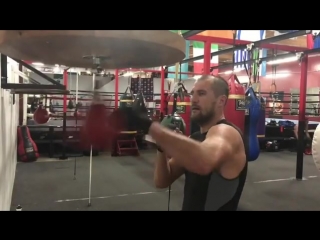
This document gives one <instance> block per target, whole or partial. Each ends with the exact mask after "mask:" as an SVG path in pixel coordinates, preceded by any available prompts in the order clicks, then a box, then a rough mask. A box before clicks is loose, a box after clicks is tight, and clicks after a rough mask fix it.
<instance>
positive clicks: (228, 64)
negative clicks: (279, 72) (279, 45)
mask: <svg viewBox="0 0 320 240" xmlns="http://www.w3.org/2000/svg"><path fill="white" fill-rule="evenodd" d="M319 52H320V48H315V49H309V50H305V51H303V52H301V53H304V54H307V55H309V56H310V55H312V54H316V53H319ZM294 56H297V53H284V54H281V55H277V56H270V57H263V58H259V60H261V61H269V60H271V61H273V60H281V59H285V58H289V57H294ZM297 59H298V57H297ZM253 61H255V60H253V59H248V60H247V61H241V62H237V63H236V64H235V66H237V65H242V64H247V63H252V62H253ZM232 66H233V63H226V64H222V65H218V66H214V67H211V69H223V68H228V67H232Z"/></svg>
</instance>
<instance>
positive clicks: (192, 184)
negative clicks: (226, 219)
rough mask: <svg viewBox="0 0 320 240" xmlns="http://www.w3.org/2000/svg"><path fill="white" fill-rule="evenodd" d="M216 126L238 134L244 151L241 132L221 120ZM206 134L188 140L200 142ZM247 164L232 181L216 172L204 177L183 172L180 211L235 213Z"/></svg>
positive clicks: (197, 134) (199, 134)
mask: <svg viewBox="0 0 320 240" xmlns="http://www.w3.org/2000/svg"><path fill="white" fill-rule="evenodd" d="M217 124H227V125H230V126H232V127H234V128H235V129H236V130H238V132H239V133H240V135H241V137H242V140H243V143H244V145H245V151H246V154H247V146H246V144H245V141H244V138H243V135H242V133H241V130H240V129H239V128H237V127H236V126H235V125H233V124H232V123H230V122H228V121H227V120H225V119H223V120H221V121H219V122H218V123H217ZM206 135H207V133H200V132H196V133H194V134H192V135H191V136H190V138H192V139H194V140H197V141H199V142H202V141H204V140H205V138H206ZM247 168H248V163H246V164H245V167H244V168H243V170H242V171H241V172H240V174H239V176H238V177H237V178H234V179H231V180H230V179H225V178H224V177H223V176H221V175H220V173H218V172H215V171H214V172H212V173H210V174H208V175H206V176H203V175H199V174H195V173H192V172H189V171H185V186H184V199H183V205H182V211H236V210H237V208H238V204H239V200H240V197H241V194H242V190H243V187H244V184H245V181H246V177H247Z"/></svg>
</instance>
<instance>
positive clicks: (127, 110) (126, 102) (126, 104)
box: [119, 87, 137, 131]
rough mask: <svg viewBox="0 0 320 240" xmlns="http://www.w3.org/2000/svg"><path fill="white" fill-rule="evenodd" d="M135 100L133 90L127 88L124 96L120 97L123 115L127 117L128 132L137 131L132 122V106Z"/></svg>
mask: <svg viewBox="0 0 320 240" xmlns="http://www.w3.org/2000/svg"><path fill="white" fill-rule="evenodd" d="M134 100H135V98H134V95H133V93H132V92H131V88H130V87H127V89H126V91H125V92H124V94H123V95H122V96H121V97H120V106H119V108H120V109H121V111H122V113H123V114H124V116H125V119H126V120H125V121H126V122H127V124H126V129H125V130H127V131H135V130H137V125H136V124H135V123H134V122H133V121H131V119H132V104H133V102H134Z"/></svg>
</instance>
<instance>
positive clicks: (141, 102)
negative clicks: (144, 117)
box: [126, 92, 148, 134]
mask: <svg viewBox="0 0 320 240" xmlns="http://www.w3.org/2000/svg"><path fill="white" fill-rule="evenodd" d="M133 105H134V106H133V108H130V110H127V114H126V115H127V116H129V119H127V121H129V122H128V127H129V128H130V127H131V128H132V127H134V128H135V129H130V130H131V131H132V130H141V129H143V126H141V124H140V122H135V121H134V120H133V119H135V118H131V119H130V115H133V114H134V112H137V111H138V112H140V113H146V114H147V113H148V109H147V106H146V101H145V99H144V96H143V94H142V92H139V93H138V94H137V96H136V98H135V100H134V103H133ZM127 109H128V108H127ZM128 113H129V114H128ZM145 134H147V133H145Z"/></svg>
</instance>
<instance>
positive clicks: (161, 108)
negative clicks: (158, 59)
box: [160, 66, 164, 114]
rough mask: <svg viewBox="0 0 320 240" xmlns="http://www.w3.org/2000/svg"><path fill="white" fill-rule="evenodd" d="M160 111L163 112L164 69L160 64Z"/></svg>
mask: <svg viewBox="0 0 320 240" xmlns="http://www.w3.org/2000/svg"><path fill="white" fill-rule="evenodd" d="M160 113H161V114H163V113H164V69H163V66H161V100H160Z"/></svg>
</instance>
